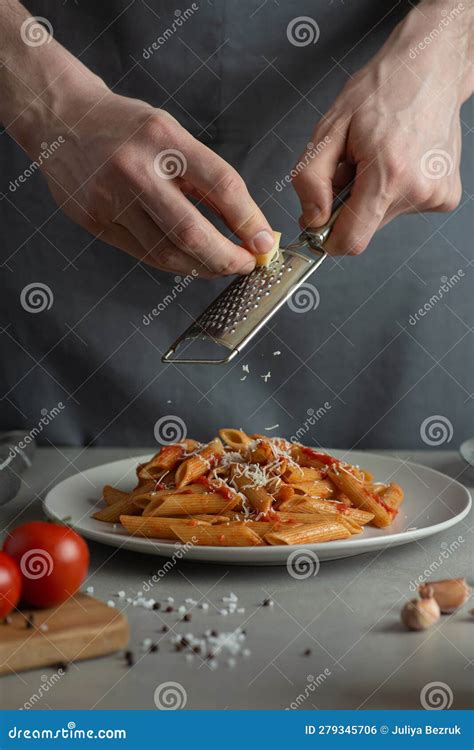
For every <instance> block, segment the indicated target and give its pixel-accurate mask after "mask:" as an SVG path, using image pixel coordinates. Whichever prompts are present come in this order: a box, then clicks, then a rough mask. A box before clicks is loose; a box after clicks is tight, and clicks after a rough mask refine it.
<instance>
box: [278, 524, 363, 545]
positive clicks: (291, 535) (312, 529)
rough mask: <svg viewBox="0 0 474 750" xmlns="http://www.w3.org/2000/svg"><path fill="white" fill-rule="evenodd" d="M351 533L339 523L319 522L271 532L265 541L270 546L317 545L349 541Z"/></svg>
mask: <svg viewBox="0 0 474 750" xmlns="http://www.w3.org/2000/svg"><path fill="white" fill-rule="evenodd" d="M350 536H351V532H350V531H349V530H348V529H346V527H345V526H343V525H342V524H341V523H339V522H338V521H319V522H318V523H311V524H303V525H302V526H296V527H295V528H293V529H287V530H286V529H285V530H284V531H281V530H278V531H270V532H269V533H268V534H265V536H264V539H265V541H266V542H268V544H315V543H317V542H330V541H334V540H335V539H348V538H349V537H350Z"/></svg>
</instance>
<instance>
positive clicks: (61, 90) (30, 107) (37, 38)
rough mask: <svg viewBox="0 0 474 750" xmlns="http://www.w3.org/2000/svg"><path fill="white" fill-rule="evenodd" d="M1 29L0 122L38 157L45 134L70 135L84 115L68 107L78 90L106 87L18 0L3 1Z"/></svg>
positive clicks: (0, 6)
mask: <svg viewBox="0 0 474 750" xmlns="http://www.w3.org/2000/svg"><path fill="white" fill-rule="evenodd" d="M0 27H1V28H2V37H1V41H0V122H1V124H2V125H3V126H4V127H5V128H6V130H7V131H8V132H9V133H10V134H11V136H12V137H13V138H14V139H15V140H16V141H17V142H18V143H19V144H20V145H21V146H22V147H23V148H24V149H25V150H26V151H28V152H29V153H34V152H35V151H36V149H37V146H38V144H40V143H41V141H43V140H44V139H45V137H46V134H47V132H49V131H51V130H62V131H63V132H64V131H67V130H68V129H69V128H72V127H73V126H74V124H75V120H76V119H79V118H80V117H81V115H82V114H83V113H82V112H81V111H79V110H77V111H74V108H73V109H72V111H71V108H69V107H66V106H64V105H65V101H66V100H67V99H68V98H69V97H70V95H71V94H72V93H73V91H74V90H77V88H85V87H86V86H87V83H88V82H89V83H90V82H91V80H93V81H94V83H95V84H97V85H104V84H103V83H102V82H101V81H100V79H99V78H97V77H96V76H94V75H93V74H92V73H91V71H90V70H89V69H88V68H86V67H85V66H84V65H83V64H82V63H81V62H80V61H79V60H78V59H77V58H75V57H74V56H73V55H71V54H70V53H69V52H68V51H67V50H66V49H65V48H64V47H62V45H61V44H59V43H58V42H57V41H56V40H55V39H54V38H53V37H52V36H51V35H49V33H48V30H47V28H46V27H45V26H41V25H40V24H39V22H37V21H35V19H34V18H32V17H31V15H30V13H29V12H28V10H27V9H26V8H25V7H24V6H23V5H21V3H19V2H17V0H5V1H4V2H2V3H1V5H0ZM104 86H105V85H104Z"/></svg>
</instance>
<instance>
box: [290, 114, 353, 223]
mask: <svg viewBox="0 0 474 750" xmlns="http://www.w3.org/2000/svg"><path fill="white" fill-rule="evenodd" d="M346 135H347V126H344V128H343V127H339V128H338V129H337V130H336V129H333V130H332V131H331V132H330V133H328V134H327V135H326V136H325V137H324V138H323V139H321V138H320V140H319V142H317V140H316V139H317V136H318V131H316V133H315V135H314V143H312V144H308V145H309V146H312V148H311V147H309V148H307V149H306V151H305V153H304V154H303V155H302V157H301V159H300V160H299V162H298V163H297V165H296V167H295V168H294V171H295V172H296V175H295V176H294V177H293V186H294V188H295V190H296V192H297V194H298V197H299V199H300V201H301V208H302V211H303V214H302V217H301V223H302V224H303V226H305V227H311V226H312V227H317V226H321V225H322V224H324V223H325V222H326V221H328V219H329V217H330V215H331V206H332V202H333V178H334V175H335V173H336V170H337V166H338V164H339V162H340V161H341V160H342V159H343V157H344V151H345V143H346ZM326 141H327V142H326ZM321 144H322V145H321Z"/></svg>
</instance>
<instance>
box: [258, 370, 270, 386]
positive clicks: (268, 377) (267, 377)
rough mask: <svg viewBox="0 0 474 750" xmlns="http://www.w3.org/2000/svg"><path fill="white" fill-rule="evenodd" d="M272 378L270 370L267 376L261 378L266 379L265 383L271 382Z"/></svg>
mask: <svg viewBox="0 0 474 750" xmlns="http://www.w3.org/2000/svg"><path fill="white" fill-rule="evenodd" d="M271 376H272V374H271V372H270V370H269V371H268V372H267V374H266V375H260V377H261V378H263V379H264V381H265V383H266V382H267V380H270V378H271Z"/></svg>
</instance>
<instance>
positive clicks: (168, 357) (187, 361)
mask: <svg viewBox="0 0 474 750" xmlns="http://www.w3.org/2000/svg"><path fill="white" fill-rule="evenodd" d="M184 338H185V337H181V338H179V339H178V341H176V342H175V343H174V344H173V346H170V348H169V349H168V351H167V352H166V354H164V355H163V356H162V358H161V361H162V362H163V363H165V364H167V363H172V364H173V363H175V364H180V365H226V364H227V363H228V362H230V360H231V359H233V358H234V357H235V356H236V354H238V353H239V352H238V349H232V351H231V352H230V354H228V355H227V357H224V358H223V359H196V357H193V358H186V357H173V354H175V353H176V349H177V348H178V345H179V344H180V343H181V341H183V339H184Z"/></svg>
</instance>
